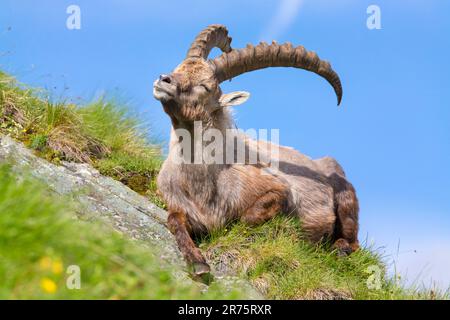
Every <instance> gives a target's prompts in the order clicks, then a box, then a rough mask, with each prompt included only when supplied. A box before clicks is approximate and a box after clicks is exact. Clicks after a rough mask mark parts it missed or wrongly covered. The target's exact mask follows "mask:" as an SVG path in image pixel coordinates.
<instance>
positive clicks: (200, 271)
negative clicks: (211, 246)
mask: <svg viewBox="0 0 450 320" xmlns="http://www.w3.org/2000/svg"><path fill="white" fill-rule="evenodd" d="M167 224H168V227H169V230H170V232H172V234H173V235H174V236H175V240H176V241H177V244H178V248H179V249H180V251H181V253H182V254H183V256H184V259H185V260H186V262H187V264H188V266H189V267H190V268H191V270H192V272H193V274H194V275H196V276H202V275H204V274H208V273H209V272H210V270H211V269H210V267H209V265H208V264H207V263H206V259H205V258H204V257H203V255H202V253H201V252H200V250H199V249H198V248H197V247H196V246H195V243H194V241H193V240H192V238H191V235H190V230H191V228H190V225H189V222H188V221H187V218H186V214H185V213H184V212H178V211H169V217H168V219H167Z"/></svg>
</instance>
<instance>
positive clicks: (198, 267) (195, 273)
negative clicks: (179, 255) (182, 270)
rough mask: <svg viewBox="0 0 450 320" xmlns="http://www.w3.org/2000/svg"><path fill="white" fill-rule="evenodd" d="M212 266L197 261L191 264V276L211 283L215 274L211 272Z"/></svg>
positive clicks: (207, 283)
mask: <svg viewBox="0 0 450 320" xmlns="http://www.w3.org/2000/svg"><path fill="white" fill-rule="evenodd" d="M210 271H211V268H210V267H209V265H208V264H207V263H204V262H195V263H193V264H192V265H191V276H192V278H193V279H194V280H196V281H200V282H203V283H204V284H206V285H209V284H210V283H211V282H212V281H213V276H212V275H211V273H210Z"/></svg>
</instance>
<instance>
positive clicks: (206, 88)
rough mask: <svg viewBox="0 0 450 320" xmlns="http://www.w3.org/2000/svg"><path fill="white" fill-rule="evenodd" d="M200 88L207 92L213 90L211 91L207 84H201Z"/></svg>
mask: <svg viewBox="0 0 450 320" xmlns="http://www.w3.org/2000/svg"><path fill="white" fill-rule="evenodd" d="M199 87H202V88H204V89H205V90H206V91H207V92H211V89H209V88H208V87H207V86H206V85H205V84H201V85H199Z"/></svg>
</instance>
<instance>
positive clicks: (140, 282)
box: [0, 165, 241, 299]
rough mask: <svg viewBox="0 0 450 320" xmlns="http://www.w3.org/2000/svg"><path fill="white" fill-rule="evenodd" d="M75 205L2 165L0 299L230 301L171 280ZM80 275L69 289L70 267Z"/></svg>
mask: <svg viewBox="0 0 450 320" xmlns="http://www.w3.org/2000/svg"><path fill="white" fill-rule="evenodd" d="M74 210H75V204H70V201H69V199H63V198H61V197H60V196H55V195H53V194H51V193H50V192H49V191H47V190H46V189H45V187H44V186H42V185H41V184H40V183H38V182H36V181H34V180H30V179H27V178H25V179H23V178H21V179H18V178H17V176H15V175H14V174H13V173H12V172H11V170H10V168H9V167H8V166H5V165H1V166H0V230H2V232H0V257H1V258H0V259H1V263H0V283H1V286H0V299H232V298H239V297H241V296H240V294H239V293H238V292H237V291H231V292H227V291H226V290H225V289H224V288H221V287H220V286H219V285H217V284H216V285H214V286H212V287H210V288H209V290H208V291H207V292H206V293H202V292H201V290H200V289H199V287H197V286H194V285H188V284H186V283H182V282H180V281H177V280H175V279H174V277H173V276H172V274H171V271H170V270H167V269H162V268H161V267H160V261H159V260H158V257H156V256H155V255H154V254H152V253H151V252H150V249H149V248H148V247H145V246H143V245H140V244H139V243H138V242H135V241H131V240H127V239H124V238H123V237H122V236H121V235H120V234H119V233H118V232H115V231H113V230H112V229H110V228H108V227H106V226H104V225H102V224H100V223H97V222H95V221H89V222H84V221H80V220H78V219H74V218H75V211H74ZM70 265H77V266H79V267H80V270H81V289H79V290H77V289H68V288H67V286H66V281H67V280H68V276H69V275H68V274H67V273H66V271H67V268H68V267H69V266H70Z"/></svg>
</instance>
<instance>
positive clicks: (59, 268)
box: [52, 259, 63, 274]
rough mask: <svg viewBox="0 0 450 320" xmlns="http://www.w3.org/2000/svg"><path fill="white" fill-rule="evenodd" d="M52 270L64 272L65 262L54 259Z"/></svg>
mask: <svg viewBox="0 0 450 320" xmlns="http://www.w3.org/2000/svg"><path fill="white" fill-rule="evenodd" d="M52 272H53V273H54V274H61V273H62V272H63V263H62V262H61V260H59V259H58V260H56V261H53V263H52Z"/></svg>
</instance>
